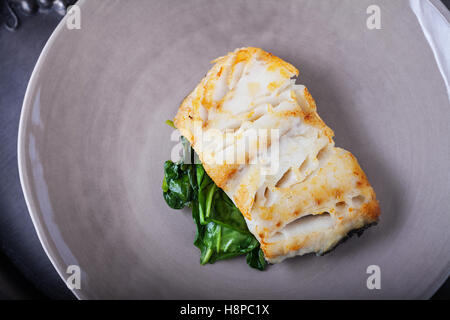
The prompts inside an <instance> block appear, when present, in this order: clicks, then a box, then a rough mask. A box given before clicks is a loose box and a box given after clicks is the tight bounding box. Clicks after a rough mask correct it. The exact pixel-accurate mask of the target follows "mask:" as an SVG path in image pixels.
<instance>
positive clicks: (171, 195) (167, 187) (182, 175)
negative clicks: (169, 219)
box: [162, 160, 194, 209]
mask: <svg viewBox="0 0 450 320" xmlns="http://www.w3.org/2000/svg"><path fill="white" fill-rule="evenodd" d="M192 169H193V168H192V166H190V165H187V164H183V163H181V162H179V163H174V162H172V161H170V160H168V161H166V162H165V163H164V180H163V184H162V189H163V196H164V200H166V202H167V204H168V205H169V207H171V208H173V209H181V208H183V207H184V206H186V205H189V204H190V203H191V201H192V199H193V196H194V190H193V188H192V185H191V179H192Z"/></svg>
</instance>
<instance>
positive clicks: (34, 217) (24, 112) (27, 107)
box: [17, 0, 87, 300]
mask: <svg viewBox="0 0 450 320" xmlns="http://www.w3.org/2000/svg"><path fill="white" fill-rule="evenodd" d="M84 3H85V0H79V1H78V2H77V3H76V5H77V6H79V7H82V6H84ZM67 17H68V16H67V15H65V16H64V17H63V18H62V19H61V21H60V22H59V23H58V25H57V26H56V28H55V29H54V30H53V32H52V34H51V35H50V37H49V38H48V40H47V42H46V43H45V46H44V48H43V49H42V51H41V53H40V54H39V58H38V60H37V62H36V65H35V66H34V69H33V72H32V73H31V76H30V79H29V80H28V84H27V88H26V90H25V95H24V99H23V103H22V109H21V111H20V118H19V130H18V136H17V162H18V169H19V180H20V185H21V188H22V193H23V196H24V199H25V203H26V205H27V209H28V214H29V216H30V218H31V221H32V223H33V227H34V230H35V231H36V234H37V236H38V239H39V242H40V244H41V246H42V248H43V249H44V252H45V254H46V255H47V257H48V259H49V260H50V262H51V264H52V266H53V268H54V269H55V270H56V272H57V273H58V275H59V277H60V278H61V280H62V281H63V282H64V284H66V285H67V280H66V278H65V277H64V274H63V271H62V270H63V269H64V268H63V266H62V263H61V261H57V260H59V259H60V257H56V255H55V253H54V252H51V249H50V248H49V247H48V245H46V243H48V236H47V234H46V232H45V229H44V228H43V227H42V226H40V221H39V216H38V214H36V212H35V210H34V208H35V206H34V204H33V203H32V200H31V198H32V197H31V196H30V190H29V179H28V175H27V168H26V156H25V133H26V129H27V120H28V118H29V116H30V112H31V110H32V102H33V92H34V89H35V87H36V84H37V79H38V74H39V72H40V70H41V68H42V65H43V64H44V61H45V60H46V58H47V53H48V52H49V51H50V49H51V47H52V46H53V44H54V43H55V41H56V38H57V37H58V36H59V34H60V33H61V32H62V30H64V27H65V25H66V20H67ZM67 287H68V289H69V290H70V291H71V292H72V294H73V295H74V296H75V298H77V299H78V300H86V299H87V298H86V296H85V295H84V294H83V293H82V289H77V290H75V289H72V288H70V287H69V286H67Z"/></svg>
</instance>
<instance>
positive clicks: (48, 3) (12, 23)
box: [0, 0, 76, 31]
mask: <svg viewBox="0 0 450 320" xmlns="http://www.w3.org/2000/svg"><path fill="white" fill-rule="evenodd" d="M75 2H76V0H0V25H1V24H4V26H5V28H6V29H7V30H9V31H14V30H16V29H17V28H18V27H19V25H20V21H19V15H18V12H19V13H21V14H23V15H26V16H29V15H33V14H35V13H37V12H39V13H48V12H51V11H55V12H57V13H58V14H60V15H61V16H64V15H65V14H66V13H67V9H68V8H69V6H71V5H73V4H74V3H75Z"/></svg>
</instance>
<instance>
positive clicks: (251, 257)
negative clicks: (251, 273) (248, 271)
mask: <svg viewBox="0 0 450 320" xmlns="http://www.w3.org/2000/svg"><path fill="white" fill-rule="evenodd" d="M246 260H247V264H248V265H249V266H250V267H252V268H255V269H259V270H264V269H265V268H266V266H267V262H266V259H264V252H263V251H262V250H261V248H260V247H259V244H258V246H257V247H256V248H255V249H253V250H252V251H250V252H249V253H247V257H246Z"/></svg>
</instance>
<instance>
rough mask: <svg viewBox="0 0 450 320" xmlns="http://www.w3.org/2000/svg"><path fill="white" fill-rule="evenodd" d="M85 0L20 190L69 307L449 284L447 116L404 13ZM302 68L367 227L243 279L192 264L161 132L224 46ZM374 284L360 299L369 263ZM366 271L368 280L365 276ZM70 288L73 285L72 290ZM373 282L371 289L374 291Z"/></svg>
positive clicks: (25, 127)
mask: <svg viewBox="0 0 450 320" xmlns="http://www.w3.org/2000/svg"><path fill="white" fill-rule="evenodd" d="M372 2H373V1H372V0H370V1H360V0H351V1H326V2H325V1H312V0H311V1H300V0H286V1H283V3H282V4H279V3H278V2H274V1H202V0H195V1H170V2H167V1H145V2H144V1H137V0H136V1H134V2H132V3H128V2H127V5H124V3H123V1H85V0H82V1H80V3H79V7H80V17H81V25H80V26H81V29H69V28H68V27H67V24H66V21H67V19H68V17H66V18H65V19H64V20H63V21H62V22H61V23H60V25H59V26H58V28H57V29H56V31H55V32H54V34H53V35H52V36H51V38H50V40H49V42H48V44H47V45H46V47H45V49H44V50H43V52H42V54H41V57H40V59H39V61H38V63H37V65H36V68H35V70H34V72H33V75H32V78H31V80H30V83H29V86H28V90H27V93H26V97H25V101H24V106H23V110H22V116H21V123H20V130H19V142H18V151H19V167H20V176H21V182H22V186H23V191H24V194H25V198H26V201H27V205H28V208H29V211H30V215H31V217H32V220H33V222H34V225H35V227H36V231H37V233H38V235H39V238H40V240H41V242H42V245H43V247H44V249H45V251H46V252H47V254H48V256H49V258H50V260H51V261H52V263H53V264H54V266H55V268H56V270H57V271H58V273H59V274H60V275H61V277H62V278H63V279H68V278H69V277H71V276H72V273H73V270H75V269H73V267H70V266H74V265H75V266H78V267H79V268H80V270H81V282H80V288H79V289H74V293H75V295H76V296H77V297H78V298H80V299H152V298H159V299H166V298H173V299H183V298H184V299H187V298H189V299H201V298H206V299H213V298H214V299H223V298H225V299H227V298H234V299H241V298H243V299H302V298H310V299H316V298H326V299H328V298H338V299H343V298H364V299H389V298H400V299H409V298H428V297H430V296H431V295H432V294H433V292H434V291H435V290H436V289H437V288H438V286H439V285H440V284H442V282H443V281H444V280H445V279H446V277H447V276H448V272H449V270H450V251H449V250H448V248H449V247H450V232H449V230H450V218H449V213H448V209H449V207H450V197H449V196H448V195H449V190H450V161H449V159H450V143H449V136H450V128H449V125H448V124H449V123H450V103H449V98H448V96H447V92H446V87H445V84H444V81H443V79H442V77H441V74H440V72H439V69H438V66H437V64H436V62H435V60H434V57H433V52H432V50H431V49H430V47H429V46H428V43H427V41H426V39H425V37H424V35H423V32H422V30H421V28H420V25H419V23H418V21H417V19H416V17H415V15H414V13H413V12H412V11H411V9H410V7H409V4H408V1H377V5H378V7H379V8H380V14H381V29H369V28H368V27H367V19H368V18H369V17H370V14H367V8H368V7H369V5H372V4H373V3H372ZM243 46H257V47H261V48H263V49H265V50H267V51H269V52H271V53H273V54H275V55H277V56H279V57H281V58H283V59H285V60H286V61H289V62H291V63H292V64H293V65H295V66H297V67H298V68H299V70H300V77H299V82H300V83H303V84H305V85H306V86H307V87H308V88H309V90H310V92H311V94H312V95H313V96H314V97H315V99H316V102H317V105H318V110H319V114H320V115H321V116H322V118H323V119H324V121H325V122H326V123H327V124H328V125H329V126H330V127H331V128H333V129H334V131H335V134H336V145H337V146H340V147H343V148H345V149H348V150H350V151H351V152H353V153H354V154H355V155H356V157H357V158H358V159H359V162H360V164H361V166H362V168H363V169H364V170H365V172H366V173H367V175H368V177H369V180H370V181H371V183H372V185H373V186H374V189H375V191H376V192H377V196H378V199H379V201H380V205H381V210H382V216H381V220H380V223H379V224H378V226H376V227H374V228H371V229H369V230H367V231H366V232H365V233H364V235H363V236H361V237H360V238H359V239H354V238H352V239H350V240H349V241H347V242H346V243H345V244H343V245H341V246H339V247H338V248H337V249H336V250H334V251H333V252H332V253H330V254H328V255H326V256H323V257H315V256H305V257H299V258H295V259H289V260H288V261H285V262H283V263H281V264H278V265H273V266H270V268H268V270H267V271H265V272H259V271H257V270H253V269H250V268H249V267H248V266H247V265H246V263H245V259H244V258H243V257H241V258H237V259H232V260H229V261H222V262H218V263H216V264H214V265H206V266H200V265H199V252H198V249H197V248H195V247H194V246H193V244H192V242H193V239H194V233H195V228H194V223H193V221H192V218H191V215H190V212H189V210H182V211H176V210H172V209H170V208H168V207H167V205H166V204H165V202H164V199H163V197H162V191H161V182H162V178H163V163H164V161H165V160H167V159H169V158H170V154H171V150H172V148H173V147H174V145H175V144H176V142H174V141H171V139H170V138H171V133H172V131H171V128H170V127H168V126H167V125H166V124H165V123H164V122H165V120H166V119H171V118H173V116H174V115H175V113H176V111H177V108H178V105H179V103H180V102H181V101H182V99H183V98H184V97H185V96H186V95H187V94H188V93H189V92H190V91H191V90H192V89H193V88H194V86H195V85H196V83H197V82H198V81H199V80H200V79H201V78H202V76H203V75H204V74H205V73H206V71H207V70H208V69H209V67H210V65H209V62H210V61H211V60H213V59H214V58H216V57H218V56H221V55H224V54H226V53H227V52H229V51H232V50H234V49H235V48H237V47H243ZM373 265H375V266H378V267H379V269H380V277H381V278H380V279H381V288H380V289H369V288H368V286H367V281H368V278H369V277H370V276H371V274H370V270H372V269H371V267H370V266H373ZM368 270H369V273H368ZM71 279H72V280H73V278H71ZM369 282H370V281H369Z"/></svg>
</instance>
